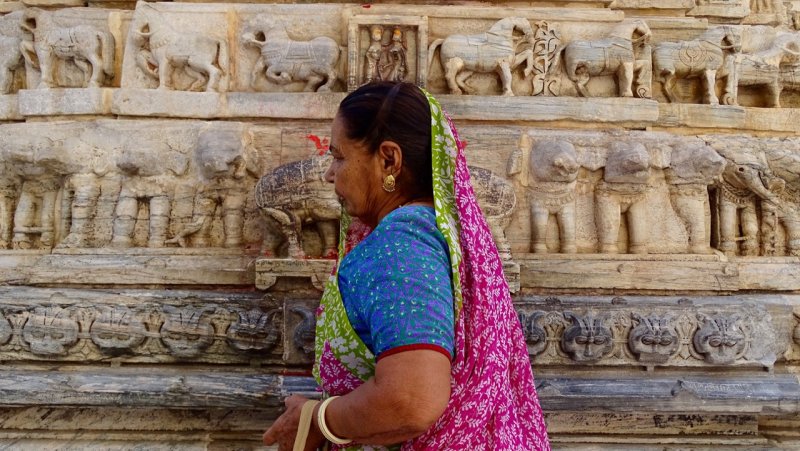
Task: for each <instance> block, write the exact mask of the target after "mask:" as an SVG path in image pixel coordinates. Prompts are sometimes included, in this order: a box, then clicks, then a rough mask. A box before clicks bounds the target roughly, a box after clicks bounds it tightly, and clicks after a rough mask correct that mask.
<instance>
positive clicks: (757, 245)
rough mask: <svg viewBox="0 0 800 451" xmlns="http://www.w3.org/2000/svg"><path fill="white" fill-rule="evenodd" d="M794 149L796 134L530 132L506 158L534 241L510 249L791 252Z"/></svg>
mask: <svg viewBox="0 0 800 451" xmlns="http://www.w3.org/2000/svg"><path fill="white" fill-rule="evenodd" d="M798 155H800V148H798V142H797V140H795V139H794V138H784V139H781V140H776V139H773V140H770V139H762V138H745V137H742V136H730V137H726V136H723V135H714V136H711V135H706V136H698V137H678V136H675V135H667V134H661V133H659V132H627V133H619V132H610V133H598V132H575V131H573V132H569V133H562V132H558V131H538V130H537V131H530V132H528V133H524V134H523V135H522V137H521V138H520V140H519V143H518V149H516V150H514V151H513V152H512V153H511V155H510V157H509V160H508V174H509V177H510V178H511V180H512V181H513V183H514V184H515V186H516V190H517V192H519V193H523V194H524V196H525V198H526V199H527V204H526V205H527V206H528V208H529V209H518V211H517V212H515V213H514V215H513V217H512V221H511V224H512V227H520V224H525V221H526V220H527V221H529V224H530V228H529V230H530V235H529V236H530V238H529V240H530V241H529V244H528V245H527V246H524V247H520V245H519V244H516V243H517V242H519V238H518V239H517V240H516V242H515V243H512V247H513V248H514V252H515V253H517V252H522V253H525V252H533V253H562V254H574V253H600V254H616V253H628V254H637V253H642V254H646V253H650V254H684V253H690V254H713V253H715V252H717V251H721V252H722V253H725V254H727V255H728V256H736V255H743V256H757V255H763V256H781V255H795V254H796V253H797V243H798V242H800V240H798V237H800V235H799V234H800V232H798V226H797V224H800V222H798V199H797V197H798V196H796V195H795V194H796V193H795V191H798V189H797V187H796V185H797V183H798V181H799V180H800V177H798V175H797V174H798V173H800V170H799V169H798V167H800V165H799V164H798V161H800V156H798ZM773 168H775V169H773ZM525 229H527V227H526V228H525ZM525 229H524V230H525ZM525 231H527V230H525Z"/></svg>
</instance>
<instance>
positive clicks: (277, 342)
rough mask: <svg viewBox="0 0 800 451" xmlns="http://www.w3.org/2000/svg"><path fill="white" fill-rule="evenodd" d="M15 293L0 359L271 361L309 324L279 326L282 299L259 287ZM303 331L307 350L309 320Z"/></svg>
mask: <svg viewBox="0 0 800 451" xmlns="http://www.w3.org/2000/svg"><path fill="white" fill-rule="evenodd" d="M15 293H16V295H15V296H14V298H15V299H16V300H15V301H2V302H0V315H1V316H0V356H2V359H3V360H17V361H20V360H33V361H38V360H54V359H55V360H61V361H81V362H100V361H110V360H116V361H126V362H154V363H155V362H174V361H181V360H191V361H196V362H208V363H239V364H241V363H252V362H256V363H261V362H263V363H270V364H275V363H277V362H280V361H281V356H282V354H283V353H284V349H286V348H288V347H291V348H298V349H302V348H303V347H307V346H308V339H307V337H304V336H302V334H303V333H305V334H308V332H307V331H306V332H302V331H303V330H305V329H303V327H301V325H300V324H292V326H291V327H290V328H289V329H287V331H286V332H284V327H285V326H284V318H285V316H284V312H283V307H282V305H281V303H280V302H278V301H276V300H275V299H273V298H271V297H263V295H256V294H246V295H242V294H227V295H222V296H219V295H214V294H211V293H203V292H174V293H175V294H174V295H170V296H164V295H163V292H162V293H158V292H144V291H137V292H133V291H129V292H126V291H125V290H122V291H120V292H117V293H114V294H108V293H105V294H99V293H97V292H90V291H81V290H58V291H57V292H54V290H48V289H44V290H40V289H32V288H21V289H17V290H16V292H15ZM223 297H225V298H226V299H222V298H223ZM299 305H300V304H298V305H294V304H292V306H293V307H292V308H294V309H296V310H297V312H298V313H297V314H301V315H306V314H308V315H310V317H311V318H312V325H313V313H312V312H313V310H311V309H307V308H300V306H299ZM287 308H288V307H287ZM291 314H292V315H295V313H291ZM295 329H297V330H298V331H295ZM306 329H307V328H306ZM310 334H311V341H310V343H311V353H312V354H313V334H314V330H313V327H312V328H311V329H310ZM298 340H299V341H298ZM301 360H302V361H303V362H308V361H310V357H308V356H306V357H303V358H302V359H301Z"/></svg>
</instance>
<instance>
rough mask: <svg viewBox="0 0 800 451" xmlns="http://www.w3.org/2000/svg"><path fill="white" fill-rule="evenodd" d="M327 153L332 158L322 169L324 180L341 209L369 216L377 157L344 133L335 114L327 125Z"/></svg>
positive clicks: (376, 185) (377, 187) (378, 178)
mask: <svg viewBox="0 0 800 451" xmlns="http://www.w3.org/2000/svg"><path fill="white" fill-rule="evenodd" d="M330 151H331V155H332V156H333V162H332V163H331V166H330V168H328V171H327V172H326V173H325V180H326V181H327V182H329V183H333V189H334V190H335V191H336V196H337V197H338V198H339V203H341V204H342V206H343V207H344V210H345V211H346V212H347V214H349V215H350V216H353V217H357V218H358V217H360V218H364V217H370V216H371V215H373V214H374V213H375V212H374V210H375V208H374V207H376V205H377V204H376V202H375V195H376V194H379V191H376V190H380V189H381V187H380V186H381V185H380V183H381V171H380V164H379V159H378V158H377V156H376V155H371V154H369V153H368V152H367V149H366V147H365V146H364V144H362V143H360V142H356V141H352V140H350V139H348V138H347V135H346V133H345V127H344V121H343V119H341V118H340V116H339V115H337V116H336V118H335V119H334V120H333V127H332V129H331V145H330Z"/></svg>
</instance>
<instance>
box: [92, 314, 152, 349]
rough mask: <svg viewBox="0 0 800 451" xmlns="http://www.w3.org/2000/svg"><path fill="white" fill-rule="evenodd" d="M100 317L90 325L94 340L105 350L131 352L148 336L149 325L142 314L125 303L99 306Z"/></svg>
mask: <svg viewBox="0 0 800 451" xmlns="http://www.w3.org/2000/svg"><path fill="white" fill-rule="evenodd" d="M97 310H98V311H99V313H100V314H99V315H98V317H97V318H96V319H95V320H94V321H93V322H92V325H91V326H90V327H89V336H90V337H91V338H92V342H93V343H94V344H95V345H97V347H99V348H100V349H101V350H103V352H106V353H110V354H120V353H125V352H131V351H132V350H133V349H134V348H136V347H137V346H139V345H141V344H142V343H143V342H144V339H145V338H146V336H147V327H146V326H145V324H144V321H143V320H142V317H141V315H140V314H137V312H135V311H133V310H131V309H130V308H128V307H126V306H124V305H115V306H98V307H97Z"/></svg>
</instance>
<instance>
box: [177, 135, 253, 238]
mask: <svg viewBox="0 0 800 451" xmlns="http://www.w3.org/2000/svg"><path fill="white" fill-rule="evenodd" d="M249 151H251V149H250V148H249V147H248V146H246V145H245V143H244V142H243V138H242V134H241V133H240V132H226V131H214V130H211V131H205V132H202V133H200V135H199V137H198V143H197V147H196V148H195V154H194V163H195V168H196V170H197V173H198V184H197V187H196V193H195V196H194V212H193V214H192V222H191V224H189V225H187V226H186V227H184V228H183V229H182V230H180V231H179V232H178V233H177V234H176V236H175V237H174V238H172V239H170V240H168V241H167V244H170V243H177V244H179V245H180V246H181V247H186V246H187V245H188V244H189V243H188V242H187V240H186V238H188V237H191V244H192V245H193V246H194V247H208V246H211V245H212V242H211V228H212V225H213V223H214V218H215V217H219V218H220V219H221V220H222V226H223V234H224V236H225V238H224V246H225V247H239V246H241V245H242V228H243V226H244V206H245V202H246V201H247V196H248V194H249V193H250V187H251V186H252V183H248V182H246V181H245V178H246V177H247V175H248V166H249V169H250V174H251V176H253V177H255V175H256V174H257V169H255V167H254V165H253V164H252V161H253V158H250V157H249V156H248V155H246V153H247V152H249ZM248 163H250V164H248Z"/></svg>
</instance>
